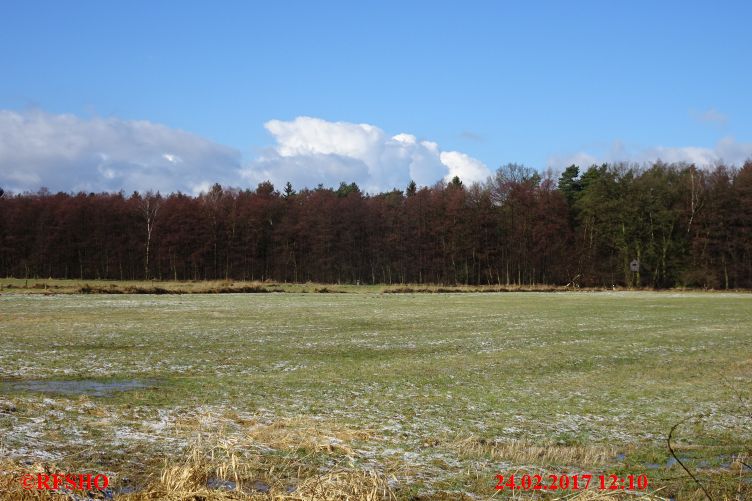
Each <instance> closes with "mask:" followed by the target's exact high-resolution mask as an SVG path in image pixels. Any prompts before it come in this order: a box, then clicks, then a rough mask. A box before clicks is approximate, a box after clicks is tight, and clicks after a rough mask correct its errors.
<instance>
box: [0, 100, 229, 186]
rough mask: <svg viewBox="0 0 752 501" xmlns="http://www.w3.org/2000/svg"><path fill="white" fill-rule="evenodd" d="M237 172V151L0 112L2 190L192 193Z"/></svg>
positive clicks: (156, 133)
mask: <svg viewBox="0 0 752 501" xmlns="http://www.w3.org/2000/svg"><path fill="white" fill-rule="evenodd" d="M240 166H241V164H240V154H239V153H238V152H237V151H236V150H234V149H232V148H228V147H226V146H222V145H219V144H216V143H213V142H211V141H209V140H207V139H204V138H202V137H200V136H197V135H195V134H191V133H189V132H184V131H181V130H177V129H172V128H170V127H167V126H164V125H160V124H155V123H152V122H147V121H128V120H120V119H113V118H90V119H84V118H80V117H77V116H75V115H54V114H49V113H45V112H42V111H31V112H24V113H17V112H13V111H2V110H0V186H2V187H3V188H5V189H10V190H12V191H16V192H22V191H25V190H31V191H36V190H38V189H39V188H41V187H46V188H49V189H50V190H52V191H58V190H60V191H76V192H77V191H95V192H98V191H119V190H121V189H122V190H124V191H126V192H130V191H133V190H139V191H146V190H155V191H156V190H159V191H162V192H171V191H177V190H180V191H184V192H189V193H196V192H198V191H201V190H202V189H206V188H207V187H208V186H210V185H211V183H214V182H220V183H232V182H236V181H237V179H238V171H239V168H240Z"/></svg>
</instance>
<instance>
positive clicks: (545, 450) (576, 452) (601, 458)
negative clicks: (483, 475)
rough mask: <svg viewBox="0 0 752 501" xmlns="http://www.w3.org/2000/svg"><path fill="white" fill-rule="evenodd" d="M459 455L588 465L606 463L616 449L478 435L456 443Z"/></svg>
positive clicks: (524, 462)
mask: <svg viewBox="0 0 752 501" xmlns="http://www.w3.org/2000/svg"><path fill="white" fill-rule="evenodd" d="M453 447H454V449H455V450H456V451H457V453H458V454H462V455H465V456H468V455H471V456H489V457H491V458H493V459H497V460H500V461H506V462H509V463H513V464H535V465H536V466H539V467H545V466H548V465H571V466H588V465H599V464H604V463H607V462H608V461H609V460H611V459H613V457H614V455H615V454H616V449H615V448H613V447H608V446H607V445H603V444H599V445H597V446H582V445H557V444H543V443H532V442H529V441H524V440H516V441H510V442H496V441H487V440H485V439H482V438H477V437H464V438H460V439H457V440H456V441H454V442H453Z"/></svg>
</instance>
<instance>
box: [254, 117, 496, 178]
mask: <svg viewBox="0 0 752 501" xmlns="http://www.w3.org/2000/svg"><path fill="white" fill-rule="evenodd" d="M264 126H265V127H266V130H267V131H269V133H270V134H271V135H272V136H273V138H274V140H275V143H276V144H275V145H273V146H272V147H270V148H268V149H266V150H265V151H264V153H263V154H262V155H261V156H260V157H259V158H257V159H256V160H254V161H252V162H251V163H250V164H249V165H248V166H247V167H246V169H245V170H244V173H243V174H244V176H245V177H246V178H247V179H249V180H250V181H251V182H260V181H263V180H267V179H268V180H270V181H272V183H274V184H275V185H277V186H280V185H282V184H284V183H285V182H286V181H290V182H292V183H293V184H294V185H296V186H315V185H317V184H318V183H323V184H324V185H326V186H334V185H337V184H339V182H340V181H347V182H350V181H355V182H356V183H358V185H359V186H360V187H361V188H363V189H364V190H366V191H369V192H378V191H384V190H389V189H392V188H400V189H402V188H404V186H406V185H407V183H408V182H410V180H414V181H415V182H416V183H418V184H419V185H430V184H433V183H435V182H436V181H438V180H440V179H445V180H448V179H451V177H452V176H455V175H458V176H460V178H461V179H462V180H463V181H464V182H466V183H470V182H473V181H480V180H485V179H486V178H487V177H488V176H489V175H490V173H491V172H490V170H489V169H488V168H487V167H486V166H485V165H484V164H483V163H482V162H480V161H479V160H476V159H474V158H472V157H470V156H468V155H466V154H464V153H460V152H456V151H442V150H441V149H440V148H439V146H438V144H436V143H435V142H432V141H425V140H419V139H418V138H417V137H415V136H414V135H412V134H407V133H400V134H397V135H394V136H389V135H388V134H386V133H385V132H384V131H383V130H382V129H380V128H379V127H376V126H374V125H370V124H355V123H349V122H329V121H327V120H322V119H319V118H313V117H297V118H295V119H294V120H291V121H282V120H271V121H269V122H267V123H266V124H264Z"/></svg>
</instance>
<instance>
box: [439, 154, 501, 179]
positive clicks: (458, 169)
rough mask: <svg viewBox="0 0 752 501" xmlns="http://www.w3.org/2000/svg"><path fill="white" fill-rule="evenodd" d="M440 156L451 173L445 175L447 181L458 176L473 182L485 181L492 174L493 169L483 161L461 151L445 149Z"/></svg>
mask: <svg viewBox="0 0 752 501" xmlns="http://www.w3.org/2000/svg"><path fill="white" fill-rule="evenodd" d="M440 158H441V162H442V163H443V164H444V165H446V166H447V167H448V168H449V173H448V174H447V175H446V176H444V180H446V181H449V180H450V179H452V178H453V177H454V176H458V177H459V178H460V179H461V180H463V181H464V182H471V183H472V182H474V181H485V180H486V178H488V176H490V175H491V171H489V170H488V167H486V165H485V164H484V163H483V162H481V161H479V160H476V159H474V158H473V157H470V156H468V155H465V154H464V153H460V152H459V151H443V152H441V155H440Z"/></svg>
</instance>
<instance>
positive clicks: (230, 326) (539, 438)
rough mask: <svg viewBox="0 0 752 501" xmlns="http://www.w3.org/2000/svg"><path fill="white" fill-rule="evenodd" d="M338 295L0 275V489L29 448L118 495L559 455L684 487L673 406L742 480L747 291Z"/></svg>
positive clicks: (697, 445)
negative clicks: (19, 283) (104, 289)
mask: <svg viewBox="0 0 752 501" xmlns="http://www.w3.org/2000/svg"><path fill="white" fill-rule="evenodd" d="M3 283H4V285H5V287H6V289H7V285H8V283H9V282H8V281H4V282H3ZM16 288H17V287H16ZM42 291H43V289H42ZM357 291H358V292H361V293H359V294H303V293H295V291H289V292H291V293H289V294H222V295H216V294H192V295H146V294H138V295H131V294H118V295H96V294H94V295H91V294H90V295H79V294H67V295H43V294H6V293H5V292H7V290H3V294H2V295H0V462H3V461H4V464H5V466H3V467H2V469H3V470H4V471H6V472H8V473H6V474H5V475H4V476H2V475H0V490H2V486H3V483H2V482H3V481H5V482H6V487H11V486H13V485H16V484H17V483H18V482H17V480H16V476H17V475H19V474H20V473H22V472H27V471H32V470H34V469H38V468H43V467H45V466H47V467H48V468H56V469H59V470H62V471H75V472H79V471H100V472H107V473H108V474H110V475H111V476H112V479H113V483H114V492H115V493H116V494H117V495H116V498H117V499H120V498H122V499H146V498H147V496H155V497H153V498H157V497H160V496H162V497H167V496H172V498H171V499H200V497H188V494H190V495H194V496H204V497H203V499H211V498H218V499H220V498H221V499H241V498H247V497H248V498H259V499H267V498H275V499H381V498H384V499H389V498H397V499H463V498H466V499H485V498H488V497H490V496H492V495H493V496H494V497H495V498H507V497H510V495H509V493H508V492H507V491H504V492H498V493H497V492H495V489H494V486H495V485H496V479H495V475H497V474H504V475H509V474H511V473H515V472H517V474H518V475H520V474H522V473H523V472H528V473H545V474H548V473H566V472H569V473H571V474H575V473H593V474H595V475H597V474H602V473H605V474H612V473H614V474H618V475H619V476H622V477H623V476H626V475H630V474H633V475H638V474H646V475H648V477H649V478H650V489H649V491H650V492H651V493H653V495H654V496H661V497H665V498H669V497H675V498H677V499H703V497H704V494H703V493H702V491H700V490H699V487H698V485H697V484H695V483H694V482H693V481H692V480H691V479H690V478H689V476H688V475H687V473H686V472H685V471H684V470H683V469H682V468H681V466H680V465H679V464H678V463H677V462H676V461H675V460H674V459H673V458H671V456H670V453H669V450H668V448H667V443H666V437H667V435H668V433H669V431H670V430H671V428H672V427H673V426H674V425H676V424H677V423H680V422H682V421H683V420H686V421H683V423H682V424H681V425H679V426H678V427H677V428H676V430H675V432H674V441H673V442H672V445H673V447H674V449H675V450H676V451H677V456H678V457H679V459H680V460H681V461H682V463H684V464H685V465H686V466H687V467H688V468H689V469H690V471H692V472H693V474H694V475H695V476H696V477H697V478H698V479H699V480H700V482H701V483H702V485H703V486H704V487H705V488H706V489H707V490H708V492H709V493H710V494H711V495H712V496H714V499H724V498H725V499H735V498H736V497H737V496H740V499H745V496H746V499H750V498H752V483H750V479H751V478H752V471H751V470H750V469H749V468H748V467H747V466H745V463H746V464H747V465H749V464H750V459H749V455H750V453H752V391H751V389H752V384H751V383H752V295H749V294H720V293H715V294H704V293H653V292H603V293H592V292H577V293H555V294H536V293H517V294H478V293H464V294H383V293H379V292H377V291H375V290H374V289H372V288H367V287H366V288H361V289H357ZM69 292H70V291H69ZM301 292H302V291H301ZM544 478H545V477H544ZM3 479H4V480H3ZM233 489H235V490H233ZM147 493H148V494H147ZM186 493H188V494H186ZM569 494H572V492H570V491H567V492H565V493H561V492H560V493H558V494H557V493H548V494H547V496H548V497H550V498H557V497H561V496H563V495H569ZM530 495H531V493H520V492H517V493H514V497H515V498H521V497H522V498H526V497H529V496H530ZM631 498H633V497H632V496H630V499H631ZM29 499H31V498H29ZM611 499H613V497H611Z"/></svg>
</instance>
